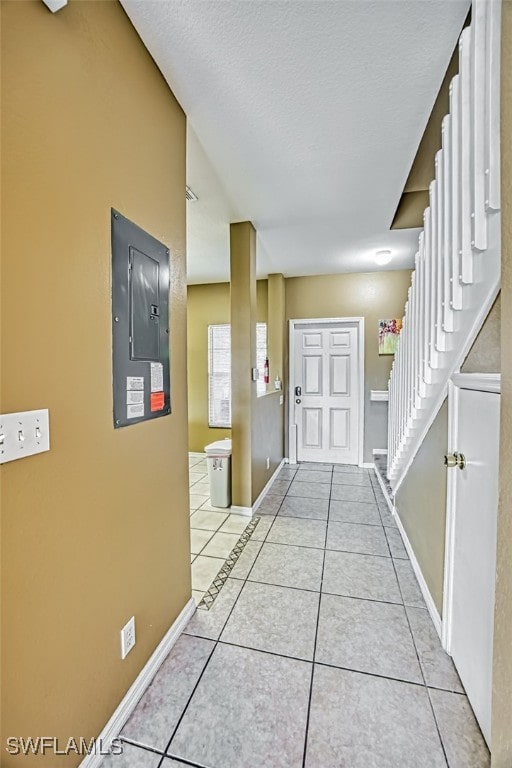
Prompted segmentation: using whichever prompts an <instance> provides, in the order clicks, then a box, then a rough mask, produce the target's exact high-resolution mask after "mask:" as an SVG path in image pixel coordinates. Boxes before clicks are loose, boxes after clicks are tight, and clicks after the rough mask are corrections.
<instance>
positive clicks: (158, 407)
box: [150, 392, 165, 411]
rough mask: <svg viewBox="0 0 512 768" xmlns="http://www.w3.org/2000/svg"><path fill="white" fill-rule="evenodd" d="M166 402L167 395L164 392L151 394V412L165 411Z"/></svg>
mask: <svg viewBox="0 0 512 768" xmlns="http://www.w3.org/2000/svg"><path fill="white" fill-rule="evenodd" d="M164 402H165V395H164V393H163V392H152V393H151V403H150V408H151V411H163V409H164Z"/></svg>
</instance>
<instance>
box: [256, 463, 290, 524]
mask: <svg viewBox="0 0 512 768" xmlns="http://www.w3.org/2000/svg"><path fill="white" fill-rule="evenodd" d="M285 463H286V462H285V460H284V459H281V461H280V462H279V464H278V466H277V468H276V470H275V472H274V473H273V474H272V477H271V478H270V480H269V481H268V483H267V484H266V486H265V487H264V488H263V490H262V492H261V493H260V495H259V496H258V498H257V499H256V501H255V502H254V503H253V505H252V511H253V512H256V510H257V509H258V507H259V506H260V504H261V502H262V501H263V499H264V498H265V496H266V495H267V493H268V492H269V490H270V486H271V485H272V483H273V482H274V480H275V479H276V477H277V476H278V474H279V473H280V471H281V470H282V468H283V466H284V464H285Z"/></svg>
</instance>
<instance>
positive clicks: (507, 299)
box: [492, 0, 512, 768]
mask: <svg viewBox="0 0 512 768" xmlns="http://www.w3.org/2000/svg"><path fill="white" fill-rule="evenodd" d="M502 13H503V15H502V30H503V32H502V35H503V36H502V47H501V55H502V67H501V105H502V114H501V207H502V237H501V242H502V286H501V292H502V297H503V306H502V318H501V338H502V340H503V344H502V350H501V359H502V369H501V370H502V389H501V391H502V396H501V445H500V454H501V455H500V506H499V511H498V548H497V580H496V613H495V624H494V669H493V711H492V714H493V724H492V768H510V766H511V765H512V726H511V724H512V568H511V563H512V508H511V507H512V504H511V499H512V349H511V344H510V337H511V334H512V146H511V142H510V136H511V135H512V2H511V0H505V2H504V3H503V11H502Z"/></svg>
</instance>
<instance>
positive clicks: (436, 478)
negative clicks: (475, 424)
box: [395, 400, 448, 615]
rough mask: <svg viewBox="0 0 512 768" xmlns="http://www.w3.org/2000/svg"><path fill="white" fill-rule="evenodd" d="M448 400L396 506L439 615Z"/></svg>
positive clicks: (429, 433) (442, 574)
mask: <svg viewBox="0 0 512 768" xmlns="http://www.w3.org/2000/svg"><path fill="white" fill-rule="evenodd" d="M447 445H448V401H447V400H445V402H444V404H443V405H442V407H441V410H440V411H439V413H438V414H437V416H436V418H435V420H434V422H433V424H432V426H431V427H430V429H429V431H428V433H427V435H426V437H425V439H424V440H423V443H422V444H421V448H420V450H419V451H418V453H417V454H416V457H415V459H414V461H413V463H412V464H411V466H410V468H409V471H408V472H407V475H406V477H405V480H404V481H403V482H402V485H401V486H400V488H399V489H398V492H397V495H396V498H395V506H396V508H397V511H398V514H399V516H400V520H401V521H402V523H403V526H404V528H405V531H406V533H407V536H408V538H409V541H410V542H411V545H412V548H413V550H414V554H415V555H416V558H417V560H418V563H419V566H420V568H421V572H422V573H423V576H424V578H425V581H426V582H427V586H428V588H429V591H430V594H431V595H432V598H433V600H434V603H435V604H436V607H437V610H438V611H439V614H440V615H441V614H442V610H443V579H444V540H445V526H446V468H445V466H444V463H443V458H444V455H445V453H446V450H447Z"/></svg>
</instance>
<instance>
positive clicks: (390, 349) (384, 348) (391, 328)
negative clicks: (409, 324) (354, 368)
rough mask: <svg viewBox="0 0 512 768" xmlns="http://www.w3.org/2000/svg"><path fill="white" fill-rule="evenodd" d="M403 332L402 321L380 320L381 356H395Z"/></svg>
mask: <svg viewBox="0 0 512 768" xmlns="http://www.w3.org/2000/svg"><path fill="white" fill-rule="evenodd" d="M401 330H402V319H401V318H400V319H395V320H379V355H394V354H395V352H396V348H397V345H398V338H399V336H400V331H401Z"/></svg>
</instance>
